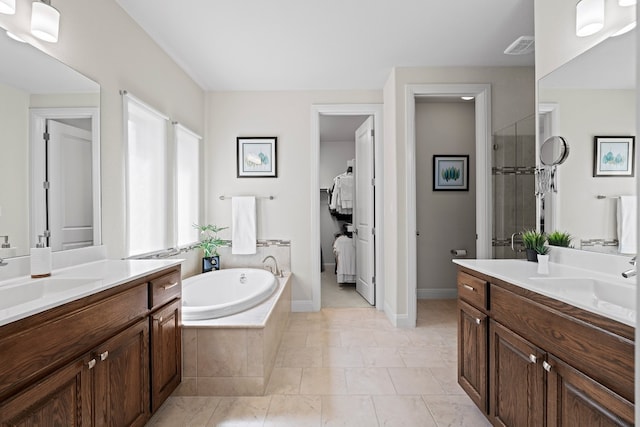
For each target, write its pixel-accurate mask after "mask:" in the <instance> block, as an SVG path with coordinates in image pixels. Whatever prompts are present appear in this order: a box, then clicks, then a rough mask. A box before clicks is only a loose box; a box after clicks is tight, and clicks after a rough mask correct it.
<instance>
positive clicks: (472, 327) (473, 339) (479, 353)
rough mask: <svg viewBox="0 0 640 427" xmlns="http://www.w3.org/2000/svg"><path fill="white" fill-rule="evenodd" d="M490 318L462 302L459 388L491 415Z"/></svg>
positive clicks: (459, 301)
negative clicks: (489, 388) (488, 350)
mask: <svg viewBox="0 0 640 427" xmlns="http://www.w3.org/2000/svg"><path fill="white" fill-rule="evenodd" d="M487 330H488V327H487V316H486V315H485V314H484V313H482V312H481V311H480V310H477V309H475V308H473V307H472V306H471V305H469V304H467V303H466V302H464V301H461V300H458V384H460V386H461V387H462V388H463V389H464V390H465V391H466V392H467V394H468V395H469V397H471V400H473V401H474V402H475V404H476V405H478V408H480V410H482V411H483V412H484V413H485V414H486V413H487V371H488V366H487V360H488V354H487V340H488V339H489V337H488V335H487Z"/></svg>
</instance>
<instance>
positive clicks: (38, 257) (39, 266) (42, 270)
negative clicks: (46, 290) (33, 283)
mask: <svg viewBox="0 0 640 427" xmlns="http://www.w3.org/2000/svg"><path fill="white" fill-rule="evenodd" d="M43 238H44V236H42V235H40V236H38V243H36V247H35V248H31V277H32V278H34V279H38V278H41V277H49V276H51V248H49V247H46V246H45V245H44V242H43V241H42V239H43Z"/></svg>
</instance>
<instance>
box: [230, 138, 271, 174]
mask: <svg viewBox="0 0 640 427" xmlns="http://www.w3.org/2000/svg"><path fill="white" fill-rule="evenodd" d="M277 142H278V138H277V137H275V136H258V137H238V138H237V145H238V146H237V167H238V178H276V177H277V176H278V170H277V156H276V144H277Z"/></svg>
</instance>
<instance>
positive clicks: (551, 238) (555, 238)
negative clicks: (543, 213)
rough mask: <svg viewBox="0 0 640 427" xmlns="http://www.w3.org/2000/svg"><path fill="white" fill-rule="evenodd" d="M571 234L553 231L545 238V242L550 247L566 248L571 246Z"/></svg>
mask: <svg viewBox="0 0 640 427" xmlns="http://www.w3.org/2000/svg"><path fill="white" fill-rule="evenodd" d="M571 238H572V237H571V234H569V233H565V232H562V231H554V232H553V233H551V234H549V235H548V236H547V241H548V242H549V244H550V245H551V246H561V247H563V248H568V247H569V245H570V244H571Z"/></svg>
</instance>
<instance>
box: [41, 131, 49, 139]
mask: <svg viewBox="0 0 640 427" xmlns="http://www.w3.org/2000/svg"><path fill="white" fill-rule="evenodd" d="M49 138H50V137H49V132H45V133H43V134H42V139H44V140H45V141H49Z"/></svg>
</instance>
